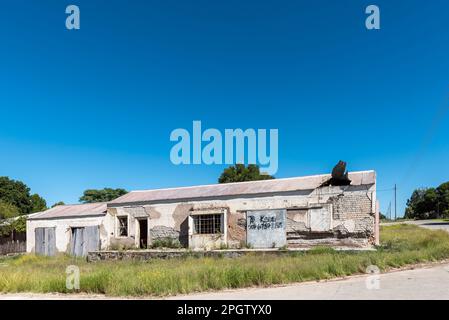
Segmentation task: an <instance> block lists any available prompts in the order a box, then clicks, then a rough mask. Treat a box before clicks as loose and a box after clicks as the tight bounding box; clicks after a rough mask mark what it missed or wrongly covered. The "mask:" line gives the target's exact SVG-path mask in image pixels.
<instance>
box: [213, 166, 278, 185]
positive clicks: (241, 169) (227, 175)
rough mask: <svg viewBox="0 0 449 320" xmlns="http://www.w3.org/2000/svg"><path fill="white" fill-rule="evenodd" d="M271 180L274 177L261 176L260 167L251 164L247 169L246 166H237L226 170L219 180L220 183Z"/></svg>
mask: <svg viewBox="0 0 449 320" xmlns="http://www.w3.org/2000/svg"><path fill="white" fill-rule="evenodd" d="M269 179H274V177H273V176H270V175H267V174H261V173H260V169H259V166H258V165H255V164H250V165H248V166H247V167H246V166H245V165H244V164H236V165H234V166H231V167H229V168H226V169H225V170H224V171H223V173H222V174H221V175H220V177H219V178H218V182H219V183H229V182H243V181H256V180H269Z"/></svg>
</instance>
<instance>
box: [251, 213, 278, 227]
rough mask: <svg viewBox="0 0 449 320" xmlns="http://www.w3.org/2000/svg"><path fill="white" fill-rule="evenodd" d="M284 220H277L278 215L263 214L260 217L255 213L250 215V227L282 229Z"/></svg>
mask: <svg viewBox="0 0 449 320" xmlns="http://www.w3.org/2000/svg"><path fill="white" fill-rule="evenodd" d="M282 228H284V222H283V221H282V220H277V219H276V215H264V214H261V215H259V216H258V217H256V216H254V215H249V216H248V229H250V230H268V229H282Z"/></svg>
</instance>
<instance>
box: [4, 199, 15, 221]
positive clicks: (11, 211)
mask: <svg viewBox="0 0 449 320" xmlns="http://www.w3.org/2000/svg"><path fill="white" fill-rule="evenodd" d="M19 214H20V211H19V209H18V208H17V207H16V206H15V205H13V204H10V203H8V202H5V201H3V200H0V220H3V219H9V218H13V217H17V216H18V215H19Z"/></svg>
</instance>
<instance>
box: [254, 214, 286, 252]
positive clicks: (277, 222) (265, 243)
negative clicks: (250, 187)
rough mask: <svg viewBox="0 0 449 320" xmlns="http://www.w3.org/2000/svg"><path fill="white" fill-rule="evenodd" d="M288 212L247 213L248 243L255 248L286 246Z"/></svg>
mask: <svg viewBox="0 0 449 320" xmlns="http://www.w3.org/2000/svg"><path fill="white" fill-rule="evenodd" d="M285 217H286V210H284V209H279V210H255V211H248V212H247V213H246V241H247V243H248V244H249V245H250V246H251V247H253V248H279V247H282V246H285V245H286V243H287V237H286V233H285V220H286V219H285Z"/></svg>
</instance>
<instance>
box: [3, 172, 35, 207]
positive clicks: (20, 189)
mask: <svg viewBox="0 0 449 320" xmlns="http://www.w3.org/2000/svg"><path fill="white" fill-rule="evenodd" d="M0 200H3V201H4V202H7V203H10V204H12V205H14V206H15V207H16V208H17V209H19V212H20V213H22V214H26V213H30V212H31V211H32V208H33V204H32V203H31V196H30V188H28V187H27V185H26V184H24V183H23V182H20V181H16V180H12V179H9V178H8V177H0Z"/></svg>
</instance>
